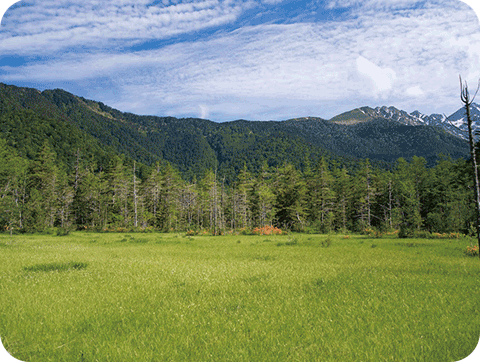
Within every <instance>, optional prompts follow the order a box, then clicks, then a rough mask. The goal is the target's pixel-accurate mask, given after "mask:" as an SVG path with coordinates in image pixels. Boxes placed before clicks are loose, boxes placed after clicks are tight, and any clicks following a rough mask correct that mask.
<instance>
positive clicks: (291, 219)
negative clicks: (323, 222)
mask: <svg viewBox="0 0 480 363" xmlns="http://www.w3.org/2000/svg"><path fill="white" fill-rule="evenodd" d="M274 188H275V189H276V200H275V209H276V211H277V213H276V215H275V218H276V221H277V225H278V226H279V227H281V228H285V229H296V230H303V229H304V228H305V224H306V216H307V213H306V208H305V198H306V186H305V181H304V180H303V178H302V175H301V174H300V172H299V171H297V170H296V169H295V167H294V166H293V165H292V164H285V165H284V166H283V167H281V168H278V169H277V173H276V180H275V186H274Z"/></svg>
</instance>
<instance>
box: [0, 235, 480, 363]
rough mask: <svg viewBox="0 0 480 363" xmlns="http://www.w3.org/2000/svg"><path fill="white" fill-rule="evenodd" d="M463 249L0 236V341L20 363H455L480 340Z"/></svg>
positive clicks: (472, 263)
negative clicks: (254, 362)
mask: <svg viewBox="0 0 480 363" xmlns="http://www.w3.org/2000/svg"><path fill="white" fill-rule="evenodd" d="M467 245H469V241H467V240H465V239H459V240H455V239H453V240H431V239H429V240H427V239H408V240H402V239H395V238H385V239H380V238H375V239H370V238H368V237H365V236H351V237H350V238H349V239H343V238H342V236H325V235H293V236H292V235H290V236H224V237H201V236H194V237H187V236H185V235H184V234H129V235H126V234H113V233H112V234H93V233H80V232H75V233H71V234H70V235H68V236H30V235H25V236H13V237H10V236H8V235H0V336H1V339H2V342H3V344H4V346H5V348H6V349H7V350H8V351H9V352H10V353H11V354H12V355H13V356H14V357H15V358H17V359H20V360H24V361H457V360H460V359H462V358H464V357H466V356H468V355H469V354H470V353H471V352H472V351H473V350H474V349H475V347H476V345H477V343H478V340H479V336H480V324H479V319H478V317H479V313H480V304H479V301H480V261H479V260H478V257H477V258H473V257H467V256H465V255H464V250H465V247H466V246H467ZM374 246H375V247H374ZM372 247H374V248H372Z"/></svg>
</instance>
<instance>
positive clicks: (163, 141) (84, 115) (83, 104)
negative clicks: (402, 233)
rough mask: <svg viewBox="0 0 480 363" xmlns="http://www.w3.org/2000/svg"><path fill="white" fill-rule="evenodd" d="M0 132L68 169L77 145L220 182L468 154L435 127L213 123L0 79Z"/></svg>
mask: <svg viewBox="0 0 480 363" xmlns="http://www.w3.org/2000/svg"><path fill="white" fill-rule="evenodd" d="M26 130H28V135H26V134H25V133H26ZM0 131H1V137H2V138H4V139H6V140H7V143H8V144H9V145H11V146H13V147H14V148H16V149H17V150H18V151H19V152H20V154H21V155H23V156H26V157H28V158H30V159H31V158H32V157H33V155H34V154H35V153H36V152H38V151H39V148H40V146H41V145H42V141H43V140H44V139H48V140H49V141H50V144H51V146H52V148H53V150H54V151H55V152H56V154H57V155H58V158H59V161H61V162H65V163H66V166H67V167H70V168H71V167H72V166H73V164H74V161H75V155H76V152H77V150H80V152H81V153H82V154H83V155H84V156H85V155H87V154H89V155H91V156H90V158H93V159H95V160H97V161H98V167H99V168H102V167H103V168H105V167H106V164H108V161H106V159H105V158H106V154H108V155H112V154H124V155H125V156H126V157H127V158H130V159H132V160H136V161H137V162H139V163H141V164H144V165H149V166H151V165H153V164H155V162H157V161H168V162H170V163H171V164H172V165H173V166H174V167H175V168H177V169H178V170H179V171H180V173H181V175H182V177H184V178H186V179H188V180H192V179H193V178H194V177H197V178H198V177H201V176H203V175H205V173H206V172H207V171H208V170H213V169H215V168H217V170H218V173H219V175H222V176H225V178H226V180H227V183H229V182H231V181H233V180H234V178H235V176H236V175H237V173H238V172H239V170H241V169H242V168H243V166H244V164H246V166H247V169H248V170H249V171H251V172H258V171H259V170H260V169H261V167H262V165H263V164H264V163H266V164H267V165H268V166H271V167H277V166H281V165H283V164H284V163H285V162H289V163H291V164H292V165H294V166H295V167H296V168H297V169H300V170H305V168H306V167H307V165H309V164H311V163H316V162H318V160H319V159H320V158H321V157H322V156H325V157H328V158H329V159H335V160H336V162H337V163H338V164H339V165H344V166H346V167H348V168H349V169H351V170H353V169H355V167H356V164H357V161H358V159H363V158H369V159H370V160H371V163H372V165H374V166H380V167H390V168H391V167H392V165H393V163H394V162H395V160H396V159H398V158H399V157H404V158H406V159H410V158H411V157H413V156H421V157H425V159H426V160H427V164H428V165H429V166H433V165H435V163H436V160H437V159H438V156H439V154H443V155H450V156H451V157H452V158H454V159H457V158H459V157H467V156H468V145H467V143H466V142H465V141H464V140H462V139H460V138H457V137H454V136H452V135H450V134H448V133H446V132H445V131H443V130H441V129H439V128H435V127H432V126H409V125H403V124H400V123H396V122H392V121H389V120H385V119H381V118H380V119H379V118H377V119H373V120H370V121H369V122H364V123H361V124H355V125H342V124H337V123H335V122H330V121H326V120H323V119H319V118H301V119H293V120H288V121H268V122H262V121H244V120H239V121H232V122H225V123H215V122H212V121H208V120H202V119H194V118H189V119H177V118H174V117H156V116H138V115H134V114H130V113H123V112H120V111H118V110H115V109H113V108H111V107H108V106H106V105H104V104H103V103H100V102H95V101H90V100H86V99H84V98H81V97H77V96H75V95H72V94H70V93H68V92H65V91H63V90H47V91H44V92H39V91H37V90H35V89H29V88H19V87H15V86H8V85H5V84H0ZM142 170H143V169H142Z"/></svg>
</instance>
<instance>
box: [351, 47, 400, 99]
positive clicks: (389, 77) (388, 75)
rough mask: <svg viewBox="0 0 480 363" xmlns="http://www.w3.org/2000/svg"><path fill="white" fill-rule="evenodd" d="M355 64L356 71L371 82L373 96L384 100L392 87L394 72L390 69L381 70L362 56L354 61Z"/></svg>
mask: <svg viewBox="0 0 480 363" xmlns="http://www.w3.org/2000/svg"><path fill="white" fill-rule="evenodd" d="M356 64H357V71H358V72H359V73H360V74H361V75H362V76H364V77H365V78H366V79H368V80H370V81H371V83H372V85H373V92H374V93H373V95H374V96H375V97H378V96H380V97H382V98H386V97H387V92H388V91H390V90H391V89H392V87H393V82H394V81H395V78H396V74H395V71H394V70H392V69H390V68H381V67H379V66H377V65H376V64H375V63H372V62H370V61H369V60H368V59H366V58H364V57H362V56H359V57H358V58H357V59H356Z"/></svg>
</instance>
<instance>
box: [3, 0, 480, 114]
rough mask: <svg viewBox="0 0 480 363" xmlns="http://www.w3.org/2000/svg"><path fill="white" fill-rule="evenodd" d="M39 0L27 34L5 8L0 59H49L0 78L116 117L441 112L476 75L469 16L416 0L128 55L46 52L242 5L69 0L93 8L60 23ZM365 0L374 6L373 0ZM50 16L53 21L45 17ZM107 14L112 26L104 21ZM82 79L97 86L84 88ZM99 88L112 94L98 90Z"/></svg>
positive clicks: (182, 23) (145, 33)
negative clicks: (363, 109)
mask: <svg viewBox="0 0 480 363" xmlns="http://www.w3.org/2000/svg"><path fill="white" fill-rule="evenodd" d="M43 1H44V2H45V3H46V4H50V5H51V7H48V6H47V7H46V8H45V9H44V10H43V12H41V13H40V14H37V15H35V19H36V20H35V24H37V25H36V26H37V27H38V29H37V28H35V27H34V28H33V29H30V28H29V26H30V25H29V24H32V21H33V20H25V19H24V20H22V22H21V24H22V26H21V27H20V28H19V29H14V28H13V23H11V24H10V25H8V22H9V21H10V22H12V21H13V19H15V17H18V16H19V15H15V14H14V13H13V12H12V14H11V15H10V17H9V18H8V17H7V19H6V21H5V23H6V24H7V28H8V27H9V28H8V32H10V33H9V34H17V35H15V37H14V38H11V39H10V38H8V37H3V35H0V52H1V51H5V50H6V51H11V52H19V53H22V52H23V53H24V54H37V53H36V52H38V54H40V55H41V54H42V52H43V51H45V52H46V53H45V54H46V55H52V57H50V58H49V59H48V60H46V61H43V62H41V63H38V62H37V63H26V64H25V65H23V66H17V67H5V66H3V67H1V66H0V77H1V79H2V81H4V82H5V81H7V82H17V81H24V82H38V83H43V84H46V85H47V84H54V83H55V82H56V81H59V82H60V81H62V82H64V81H65V82H74V83H77V84H80V85H85V88H86V89H89V91H88V92H89V93H88V98H92V99H98V100H101V101H103V102H105V103H107V104H109V105H112V106H114V107H117V108H119V109H121V110H124V111H131V112H136V113H142V114H147V113H149V114H162V115H166V114H169V115H174V116H185V115H189V116H201V117H212V118H213V119H215V120H228V119H236V118H248V119H253V118H257V119H275V118H277V119H278V118H281V119H283V118H287V117H296V116H302V115H305V116H306V115H310V116H320V117H325V118H328V117H331V116H333V115H334V114H335V113H339V111H342V110H339V105H340V104H341V105H342V107H345V109H344V110H347V109H349V108H354V107H358V106H363V105H366V104H368V105H371V106H377V105H378V104H377V102H379V101H378V98H380V99H382V102H385V103H388V104H393V105H395V106H397V107H400V108H404V109H406V110H411V111H413V110H414V109H419V110H421V111H422V112H424V113H430V112H439V113H443V112H444V113H449V112H451V111H453V110H456V109H457V108H458V107H457V106H458V94H457V93H458V74H462V75H465V78H466V79H467V80H468V81H469V83H471V84H476V82H477V80H478V76H479V73H478V72H479V68H478V64H480V54H479V53H480V35H479V34H480V33H479V27H478V20H477V18H476V16H475V15H474V14H473V13H472V12H468V11H465V10H466V9H467V10H468V8H467V7H466V6H464V5H463V3H461V2H459V1H445V2H444V1H439V2H429V3H428V7H425V8H424V7H421V6H420V7H418V8H414V6H413V5H412V7H410V6H406V5H405V4H407V3H408V4H416V3H417V2H416V1H413V0H412V1H410V0H395V1H394V3H395V4H396V6H397V7H396V8H395V9H396V10H395V11H389V10H388V9H387V8H386V7H380V8H379V9H380V10H378V11H369V10H368V8H364V9H367V10H365V11H363V12H360V11H359V12H358V13H356V14H355V16H352V17H349V18H346V19H342V21H332V22H324V23H313V22H312V23H294V24H269V25H257V26H249V27H243V28H239V29H237V30H235V31H231V32H226V31H224V32H221V33H218V34H216V35H213V36H209V37H208V38H202V39H200V40H196V41H190V42H183V43H178V44H173V45H168V46H163V47H162V48H159V49H152V50H145V51H137V52H130V53H129V52H121V51H118V50H114V49H113V48H111V47H110V48H102V47H99V49H92V48H91V47H90V48H88V51H86V52H84V51H82V49H81V48H76V49H75V51H69V52H67V53H60V54H59V55H53V54H54V52H52V49H56V48H58V49H61V48H64V47H68V46H72V45H73V44H87V43H85V42H86V41H87V40H88V41H89V42H96V41H98V42H99V44H100V45H101V44H104V43H111V44H116V43H115V42H116V41H117V40H118V39H120V38H122V37H123V38H122V39H123V41H125V39H126V41H127V42H129V41H131V42H134V41H136V39H137V38H136V37H143V38H142V39H143V40H145V39H147V38H149V37H152V38H155V37H161V36H163V35H165V36H167V35H166V34H175V31H187V30H188V29H194V28H195V26H199V27H200V26H204V25H205V24H204V23H203V21H204V20H206V19H210V20H211V21H212V23H215V22H221V21H226V20H225V19H224V18H223V16H226V17H235V16H237V13H236V11H240V10H238V9H240V7H241V6H246V5H240V2H239V1H237V0H234V1H232V2H231V3H227V2H220V1H218V2H216V3H218V4H224V5H222V6H223V8H222V7H221V6H220V8H218V7H217V6H216V5H215V6H213V5H212V6H210V4H214V2H213V1H207V0H204V1H201V2H198V3H196V4H197V5H195V6H197V7H195V6H194V5H193V4H191V3H188V4H177V5H168V7H170V10H169V11H168V12H167V11H166V10H162V11H163V12H162V11H160V10H159V8H158V7H153V8H151V9H149V8H148V7H147V6H146V4H147V3H148V1H143V2H136V3H137V4H139V5H137V7H138V9H136V10H135V9H134V10H132V9H131V3H132V1H133V0H123V1H115V2H114V3H113V2H112V3H111V4H112V5H111V8H110V7H106V8H95V6H96V5H95V2H94V1H93V0H79V1H78V2H77V3H76V4H77V5H75V6H76V7H74V6H73V5H72V6H70V7H68V9H70V10H69V11H70V12H72V14H77V13H79V9H84V8H85V6H86V7H87V8H91V9H94V10H92V11H91V12H90V13H89V14H90V15H88V14H85V15H82V16H81V17H80V18H78V17H77V18H72V17H70V18H72V19H70V20H68V21H67V20H66V19H67V18H69V17H67V15H66V14H67V8H66V9H63V8H59V7H58V6H54V2H53V0H43ZM215 1H216V0H215ZM345 1H350V3H351V4H353V3H358V4H360V2H359V1H357V0H345ZM367 1H368V2H369V4H370V9H374V7H373V5H372V4H374V3H375V2H376V1H377V0H367ZM378 1H379V0H378ZM378 1H377V2H378ZM83 3H85V4H87V5H88V6H87V5H82V4H83ZM336 3H337V5H336V6H343V5H346V3H345V2H343V5H342V4H340V2H339V1H336ZM332 4H333V3H332ZM402 4H403V5H402ZM408 4H407V5H408ZM459 4H460V6H458V5H459ZM179 5H183V7H179ZM367 5H368V4H367ZM358 6H360V5H358ZM365 6H366V5H365ZM392 6H393V5H392ZM402 6H404V8H402ZM127 7H130V10H129V11H127ZM168 7H165V8H164V9H168ZM27 8H28V7H27ZM109 9H110V10H111V11H114V10H115V11H117V12H116V13H115V14H113V13H112V12H111V11H110V10H109ZM222 9H224V10H222ZM242 9H243V8H242ZM210 10H212V12H211V13H208V11H210ZM22 11H23V10H22ZM55 11H57V12H58V13H59V15H58V16H59V18H58V19H56V20H55V21H53V20H52V16H51V14H53V13H55ZM202 11H205V12H203V13H202ZM222 11H223V13H222ZM95 12H97V13H98V14H94V13H95ZM24 14H26V15H28V14H30V12H29V11H27V10H25V11H24ZM136 14H137V15H139V14H143V15H145V20H144V21H143V22H141V21H140V20H138V19H137V18H138V16H137V15H136ZM143 15H142V18H143ZM89 17H91V21H92V24H94V26H93V27H92V28H91V33H90V31H88V32H87V31H86V30H85V27H84V26H83V25H82V24H86V21H87V19H88V18H89ZM61 19H65V21H66V22H67V23H66V24H62V22H61V21H60V20H61ZM118 19H120V20H119V21H120V24H119V25H117V24H115V23H114V21H115V20H118ZM152 19H156V20H157V21H158V23H156V24H154V23H152V22H150V20H152ZM160 20H162V22H160ZM102 21H104V23H102ZM195 24H196V25H195ZM122 27H123V29H122ZM40 30H41V31H40ZM102 32H104V33H105V34H102ZM162 34H163V35H162ZM2 37H3V38H2ZM82 37H85V39H83V38H82ZM14 39H15V41H14ZM20 41H21V43H17V42H20ZM37 41H38V45H35V44H36V43H35V42H37ZM34 43H35V44H34ZM121 44H125V43H121ZM55 47H56V48H55ZM472 77H473V78H472ZM91 82H95V84H96V85H97V89H98V90H97V89H95V88H94V87H89V85H91ZM102 82H104V83H105V85H107V84H108V89H111V90H112V92H111V94H112V96H106V95H105V93H104V92H105V91H103V90H102V87H104V85H103V83H102ZM105 87H106V86H105ZM387 97H388V98H387Z"/></svg>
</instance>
